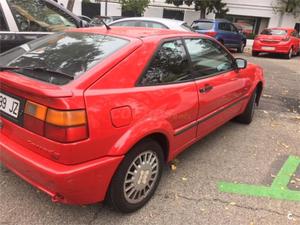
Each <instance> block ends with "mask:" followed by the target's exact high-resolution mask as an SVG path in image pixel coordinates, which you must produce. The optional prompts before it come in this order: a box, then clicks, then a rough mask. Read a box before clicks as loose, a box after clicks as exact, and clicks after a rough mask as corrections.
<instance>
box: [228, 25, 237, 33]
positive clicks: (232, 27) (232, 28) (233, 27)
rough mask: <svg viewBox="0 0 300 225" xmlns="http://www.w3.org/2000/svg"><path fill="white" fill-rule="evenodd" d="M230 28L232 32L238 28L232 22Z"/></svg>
mask: <svg viewBox="0 0 300 225" xmlns="http://www.w3.org/2000/svg"><path fill="white" fill-rule="evenodd" d="M230 30H231V31H232V32H236V33H238V30H237V29H236V27H235V26H233V25H232V24H230Z"/></svg>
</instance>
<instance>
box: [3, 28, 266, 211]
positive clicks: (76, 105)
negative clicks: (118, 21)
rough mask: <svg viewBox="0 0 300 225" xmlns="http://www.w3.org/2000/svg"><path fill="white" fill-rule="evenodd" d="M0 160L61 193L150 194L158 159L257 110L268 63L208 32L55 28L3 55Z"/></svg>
mask: <svg viewBox="0 0 300 225" xmlns="http://www.w3.org/2000/svg"><path fill="white" fill-rule="evenodd" d="M0 62H1V67H0V71H1V72H0V82H1V93H0V100H1V105H0V109H1V128H0V129H1V139H0V140H1V141H0V147H1V154H0V157H1V162H2V163H3V164H4V165H5V166H6V167H7V168H9V169H10V170H11V171H13V172H14V173H16V174H17V175H19V176H20V177H21V178H23V179H24V180H26V181H27V182H29V183H31V184H32V185H34V186H35V187H37V188H39V189H40V190H42V191H44V192H46V193H47V194H49V195H50V196H51V197H52V200H53V201H55V202H62V203H69V204H89V203H95V202H100V201H103V200H104V199H107V200H108V201H110V203H111V205H112V206H114V207H115V208H116V209H117V210H120V211H122V212H132V211H134V210H137V209H139V208H141V207H142V206H143V205H144V204H145V203H146V202H147V201H148V200H149V199H150V198H151V196H152V195H153V194H154V192H155V189H156V187H157V185H158V183H159V180H160V178H161V174H162V170H163V164H164V163H165V162H169V161H170V160H172V159H174V157H175V156H176V155H177V154H179V153H180V152H182V151H183V150H184V149H186V148H187V147H188V146H190V145H191V144H193V143H195V142H196V141H198V140H199V139H201V138H203V137H204V136H205V135H207V134H208V133H210V132H212V131H213V130H215V129H216V128H217V127H219V126H221V125H222V124H224V123H226V122H227V121H229V120H231V119H233V118H236V119H237V120H238V121H240V122H242V123H246V124H249V123H250V122H251V121H252V118H253V113H254V108H255V106H256V105H257V104H258V102H259V99H260V96H261V93H262V89H263V86H264V77H263V70H262V69H261V68H260V67H258V66H256V65H254V64H250V63H248V64H247V62H246V60H244V59H235V58H234V57H233V56H232V55H231V54H230V52H228V51H227V50H226V49H225V48H224V47H223V46H221V45H220V44H219V43H217V42H216V41H215V40H214V39H213V38H210V37H208V36H203V35H199V34H196V33H186V32H179V31H172V30H160V29H145V28H128V27H127V28H121V27H114V28H112V29H108V30H106V29H105V28H86V29H73V30H68V31H67V32H63V33H57V34H52V35H50V36H45V37H43V38H40V39H37V40H35V41H32V42H29V43H27V44H24V45H22V46H20V47H17V48H14V49H12V50H10V51H7V52H5V53H3V54H2V55H0Z"/></svg>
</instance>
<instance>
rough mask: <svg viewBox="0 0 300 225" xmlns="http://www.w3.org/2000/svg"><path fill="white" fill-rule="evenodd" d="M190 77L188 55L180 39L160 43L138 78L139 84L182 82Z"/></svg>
mask: <svg viewBox="0 0 300 225" xmlns="http://www.w3.org/2000/svg"><path fill="white" fill-rule="evenodd" d="M190 79H192V77H191V73H190V67H189V61H188V57H187V54H186V51H185V48H184V45H183V43H182V41H181V40H173V41H168V42H165V43H164V44H162V46H161V47H160V48H159V50H158V51H157V53H156V54H155V56H154V58H153V59H152V61H151V64H150V66H149V67H148V69H147V70H146V72H145V73H144V75H143V76H142V78H141V79H140V82H139V85H140V86H151V85H158V84H168V83H174V82H182V81H187V80H190Z"/></svg>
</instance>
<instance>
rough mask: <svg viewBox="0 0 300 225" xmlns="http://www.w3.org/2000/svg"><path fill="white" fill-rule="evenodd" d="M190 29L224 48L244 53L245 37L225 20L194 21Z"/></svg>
mask: <svg viewBox="0 0 300 225" xmlns="http://www.w3.org/2000/svg"><path fill="white" fill-rule="evenodd" d="M192 28H193V29H194V30H195V31H196V32H198V33H201V34H206V35H209V36H212V37H214V38H215V39H217V40H218V41H219V42H221V43H222V44H223V45H224V46H225V47H226V48H236V49H237V51H238V52H239V53H242V52H243V51H244V48H245V46H246V43H247V38H246V36H245V35H244V34H243V33H242V32H240V31H239V30H238V29H237V28H236V27H235V26H234V25H233V24H232V23H231V22H230V21H228V20H225V19H199V20H195V21H194V22H193V23H192Z"/></svg>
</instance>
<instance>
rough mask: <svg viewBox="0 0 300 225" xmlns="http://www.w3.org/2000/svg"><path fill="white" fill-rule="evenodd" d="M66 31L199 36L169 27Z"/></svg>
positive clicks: (121, 34)
mask: <svg viewBox="0 0 300 225" xmlns="http://www.w3.org/2000/svg"><path fill="white" fill-rule="evenodd" d="M67 32H83V33H95V34H105V35H116V36H121V37H122V36H123V37H129V38H139V39H140V38H145V37H153V36H163V35H165V36H168V35H169V36H187V35H188V36H201V35H199V34H198V33H195V32H184V31H178V30H170V29H157V28H145V27H117V26H116V27H111V29H109V30H108V29H106V28H105V27H88V28H76V29H75V28H72V29H68V30H67Z"/></svg>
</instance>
